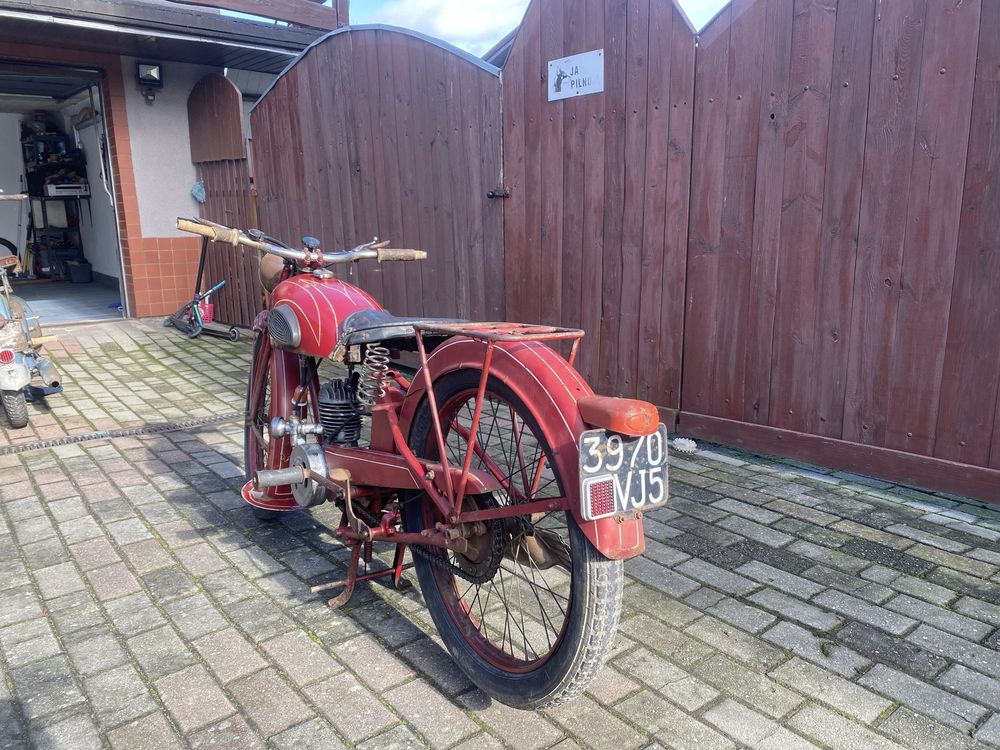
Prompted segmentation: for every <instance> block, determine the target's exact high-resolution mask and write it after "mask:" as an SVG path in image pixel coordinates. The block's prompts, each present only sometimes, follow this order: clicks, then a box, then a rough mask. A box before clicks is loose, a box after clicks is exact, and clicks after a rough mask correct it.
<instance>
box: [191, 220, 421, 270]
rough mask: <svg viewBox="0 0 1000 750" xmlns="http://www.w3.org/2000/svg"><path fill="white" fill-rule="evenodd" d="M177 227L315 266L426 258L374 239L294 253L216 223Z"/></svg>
mask: <svg viewBox="0 0 1000 750" xmlns="http://www.w3.org/2000/svg"><path fill="white" fill-rule="evenodd" d="M177 228H178V229H180V230H181V231H182V232H190V233H192V234H200V235H201V236H202V237H207V238H208V239H210V240H214V241H215V242H224V243H226V244H227V245H232V246H233V247H236V246H237V245H243V246H244V247H251V248H254V249H255V250H260V251H261V252H264V253H270V254H271V255H277V256H278V257H280V258H285V259H286V260H291V261H295V262H296V263H302V264H304V265H308V266H316V267H323V266H332V265H335V264H337V263H354V262H356V261H359V260H366V259H371V260H376V261H378V262H379V263H384V262H386V261H405V260H423V259H424V258H426V257H427V253H425V252H424V251H423V250H409V249H405V248H392V247H388V245H389V243H388V241H383V242H377V241H375V240H373V241H371V242H366V243H364V244H362V245H358V246H357V247H354V248H352V249H350V250H344V251H342V252H334V253H324V252H323V251H322V250H319V249H317V250H315V251H313V250H296V249H294V248H291V247H283V246H282V245H277V244H275V243H273V242H268V241H267V240H265V239H254V238H253V237H251V236H250V235H248V234H246V233H245V232H242V231H241V230H239V229H233V228H232V227H226V226H223V225H222V224H215V223H214V222H211V221H207V220H206V219H183V218H178V219H177Z"/></svg>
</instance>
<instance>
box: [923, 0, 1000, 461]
mask: <svg viewBox="0 0 1000 750" xmlns="http://www.w3.org/2000/svg"><path fill="white" fill-rule="evenodd" d="M978 51H979V60H978V65H977V68H976V75H975V89H974V94H973V105H972V117H971V128H970V137H969V152H968V161H967V166H966V173H965V185H964V190H963V192H962V213H961V224H960V227H959V232H958V248H957V253H956V259H955V281H954V286H953V288H952V290H951V314H950V315H949V318H948V342H947V345H946V347H945V359H944V367H943V372H944V377H943V379H942V381H941V394H940V408H939V417H938V421H937V426H936V436H935V441H934V455H935V456H937V457H939V458H945V459H950V460H952V461H961V462H964V463H969V464H974V465H977V466H993V467H994V468H1000V394H998V389H1000V302H998V299H1000V298H998V293H997V290H998V289H1000V236H998V234H997V231H996V217H997V216H1000V138H998V137H997V134H998V133H1000V4H997V3H984V4H983V7H982V18H981V21H980V35H979V45H978Z"/></svg>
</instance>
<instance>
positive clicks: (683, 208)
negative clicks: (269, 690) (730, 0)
mask: <svg viewBox="0 0 1000 750" xmlns="http://www.w3.org/2000/svg"><path fill="white" fill-rule="evenodd" d="M671 11H672V13H671V15H672V17H673V18H672V22H671V23H672V25H673V37H672V39H671V47H670V69H671V71H672V73H673V75H672V76H671V81H670V124H669V131H668V133H667V144H668V147H669V160H668V164H667V189H666V200H667V205H666V212H665V216H664V221H665V226H664V232H663V235H664V242H665V243H666V246H665V248H664V254H663V264H664V267H663V278H662V281H663V296H662V299H661V300H660V345H659V352H658V353H657V354H656V356H655V358H652V359H651V358H649V357H645V358H643V359H642V360H641V362H642V364H641V367H642V368H643V369H645V370H646V372H651V373H652V378H653V380H652V382H653V389H654V392H653V394H651V397H652V398H653V401H654V403H663V404H664V405H666V406H668V407H670V408H673V409H676V408H679V407H680V400H681V365H682V360H683V351H684V344H683V338H684V320H685V315H684V310H685V298H686V293H685V291H686V278H687V235H688V215H689V209H690V198H691V193H690V186H691V148H692V146H691V144H692V136H693V132H692V129H693V126H694V78H695V76H694V66H695V51H696V48H695V42H694V39H693V38H692V37H691V36H690V34H689V33H688V29H687V22H686V21H685V20H684V19H683V18H682V16H681V15H680V11H678V10H677V8H676V7H674V8H672V9H671Z"/></svg>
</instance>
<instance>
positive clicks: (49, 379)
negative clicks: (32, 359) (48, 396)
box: [38, 359, 61, 388]
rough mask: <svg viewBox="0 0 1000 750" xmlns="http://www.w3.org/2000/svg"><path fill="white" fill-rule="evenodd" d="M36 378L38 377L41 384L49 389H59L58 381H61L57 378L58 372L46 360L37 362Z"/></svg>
mask: <svg viewBox="0 0 1000 750" xmlns="http://www.w3.org/2000/svg"><path fill="white" fill-rule="evenodd" d="M38 377H40V378H41V379H42V382H43V383H45V385H47V386H48V387H49V388H58V387H59V381H60V380H61V378H60V377H59V370H57V369H56V366H55V365H54V364H52V363H51V362H50V361H49V360H47V359H39V360H38Z"/></svg>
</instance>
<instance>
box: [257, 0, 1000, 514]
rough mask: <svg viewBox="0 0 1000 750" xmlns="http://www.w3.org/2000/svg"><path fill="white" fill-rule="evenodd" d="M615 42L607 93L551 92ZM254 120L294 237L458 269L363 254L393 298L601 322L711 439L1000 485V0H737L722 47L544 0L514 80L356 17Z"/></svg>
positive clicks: (621, 14) (665, 20)
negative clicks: (560, 69)
mask: <svg viewBox="0 0 1000 750" xmlns="http://www.w3.org/2000/svg"><path fill="white" fill-rule="evenodd" d="M594 49H603V50H604V61H605V62H604V65H605V86H604V92H603V93H599V94H592V95H587V96H582V97H578V98H576V99H571V100H564V101H561V102H549V101H548V100H547V86H546V74H547V70H546V66H547V62H548V61H549V60H553V59H556V58H559V57H563V56H565V55H568V54H573V53H577V52H584V51H588V50H594ZM501 101H502V110H501V107H500V103H501ZM501 111H502V117H501ZM252 124H253V130H254V135H255V146H256V148H255V151H256V157H257V158H256V164H257V174H258V183H259V185H260V190H261V201H260V205H261V223H262V224H263V225H264V226H267V227H269V228H270V229H272V231H274V232H276V233H278V234H280V235H281V236H284V237H296V236H298V235H299V234H301V233H303V232H304V231H306V229H307V227H311V230H312V231H313V232H314V233H318V234H320V236H322V237H324V239H325V240H326V241H327V244H328V245H329V244H332V243H331V242H330V240H331V239H332V240H333V241H334V243H336V244H338V245H342V244H347V243H348V242H350V241H353V240H354V239H355V238H357V237H359V236H367V235H371V234H380V235H382V234H384V235H386V236H392V237H393V238H402V239H403V240H404V241H405V242H408V243H412V244H414V245H416V246H420V247H424V248H425V249H427V250H429V251H430V252H431V253H432V257H435V258H436V260H435V262H434V263H432V264H428V265H425V266H424V267H423V268H422V269H421V270H420V271H417V270H415V269H407V270H406V271H385V272H383V274H384V275H382V274H379V273H378V272H372V271H362V272H360V273H361V275H360V276H359V280H360V281H361V283H362V285H363V286H366V287H367V288H369V289H370V290H371V291H373V292H375V293H376V294H379V295H381V296H382V298H383V299H386V300H387V306H389V307H390V308H393V309H399V310H401V311H408V312H414V313H427V314H452V315H461V316H469V317H487V318H493V317H504V316H505V317H506V318H507V319H512V320H528V321H544V322H553V323H555V322H558V323H562V324H568V325H578V326H580V327H583V328H584V329H586V330H587V333H588V337H587V339H585V345H584V348H583V351H582V354H581V367H582V369H583V370H584V372H585V374H586V375H587V377H588V378H589V379H590V380H591V381H592V382H593V383H594V385H595V387H596V388H597V390H599V391H602V392H605V393H613V394H619V395H626V396H636V395H638V396H639V397H642V398H646V399H649V400H651V401H653V402H654V403H656V404H658V405H661V406H664V407H668V408H670V409H672V410H674V411H675V413H677V414H678V419H679V422H678V424H679V429H680V431H681V432H683V433H685V434H690V435H693V436H696V437H701V438H706V439H714V440H719V441H722V442H729V443H735V444H739V445H743V446H746V447H749V448H753V449H757V450H764V451H768V452H773V453H778V454H783V455H794V456H798V457H802V458H805V459H808V460H814V461H817V462H819V463H825V464H828V465H834V466H838V467H842V468H849V469H854V470H857V471H863V472H867V473H872V474H876V475H880V476H886V477H888V478H891V479H894V480H897V481H904V482H913V483H916V484H921V485H924V486H929V487H934V488H939V489H948V490H952V491H955V492H962V493H966V494H972V495H975V496H977V497H980V498H984V499H988V500H993V499H997V500H1000V409H998V402H1000V393H998V389H1000V219H998V217H1000V139H998V138H997V136H996V133H997V132H998V131H1000V4H998V3H993V2H985V1H984V0H970V1H968V2H964V3H958V4H952V3H947V4H945V3H935V2H928V1H927V0H892V2H887V1H886V0H827V1H826V2H823V3H819V2H812V1H811V0H735V2H733V3H732V4H731V5H730V6H729V7H728V8H727V9H726V10H725V11H724V12H723V13H722V14H721V15H720V16H719V17H718V18H717V19H716V20H715V21H713V23H712V24H711V25H710V26H709V28H708V29H706V30H705V31H704V32H703V33H702V34H701V35H700V37H699V38H698V40H697V42H696V39H695V37H694V35H693V34H692V33H691V31H690V30H689V28H688V27H687V25H686V24H685V22H684V19H683V17H682V16H681V14H680V13H679V11H677V10H676V9H675V8H674V6H673V5H672V3H670V2H669V0H532V2H531V3H530V5H529V7H528V10H527V13H526V16H525V20H524V23H523V24H522V26H521V28H520V29H519V30H518V32H517V34H516V36H515V38H514V40H513V43H512V46H511V48H510V52H509V55H508V57H507V59H506V62H505V63H504V68H503V70H502V88H501V86H500V82H499V80H498V79H497V77H496V76H495V74H494V73H493V71H491V70H490V69H489V68H488V67H486V66H483V65H481V64H475V63H472V62H471V61H470V60H469V59H468V58H467V57H463V56H461V55H459V54H455V53H454V52H448V51H445V50H443V49H442V48H441V47H440V46H437V45H435V44H430V43H428V42H427V41H424V40H421V39H419V38H417V37H416V36H412V35H410V36H407V35H403V34H399V33H395V32H391V31H387V30H375V29H369V30H366V31H358V30H354V31H351V32H350V33H335V34H334V35H331V36H328V37H327V38H326V40H325V41H322V42H320V43H319V44H317V45H316V46H315V47H314V48H312V49H311V50H310V51H309V52H307V53H306V55H305V56H304V58H302V59H301V60H300V62H299V64H298V65H296V66H295V67H293V68H292V69H291V71H290V72H288V73H286V74H285V75H284V76H283V77H282V78H281V79H279V81H278V82H277V83H276V85H275V87H274V88H273V89H272V91H271V93H269V94H268V95H267V96H265V98H264V100H263V101H262V102H261V103H260V104H259V105H258V106H257V108H256V109H255V110H254V114H253V117H252ZM501 131H502V134H503V150H502V154H503V156H502V161H503V173H502V174H503V177H502V178H501V176H500V169H499V167H500V153H501V152H500V134H501ZM501 184H506V185H507V186H508V187H509V188H510V197H509V198H508V199H507V200H505V201H503V206H502V208H501V206H500V205H499V204H500V201H493V202H491V201H488V200H487V199H485V193H486V191H488V190H491V189H493V188H494V186H499V185H501ZM501 214H502V215H501ZM501 222H502V228H501ZM390 273H393V274H398V276H394V277H393V276H390Z"/></svg>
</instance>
